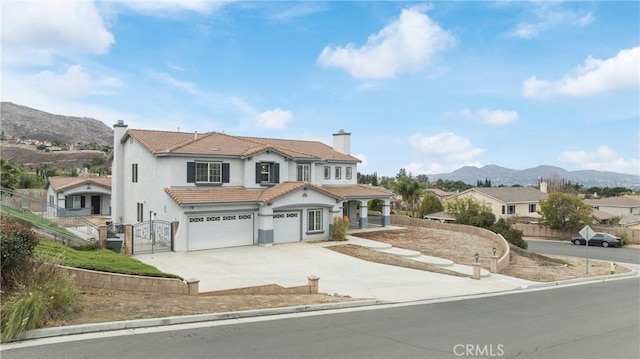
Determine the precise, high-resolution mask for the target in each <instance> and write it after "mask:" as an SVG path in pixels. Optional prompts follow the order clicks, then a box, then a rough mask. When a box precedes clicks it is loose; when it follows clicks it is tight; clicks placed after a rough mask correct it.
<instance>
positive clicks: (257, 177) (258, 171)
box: [256, 162, 260, 183]
mask: <svg viewBox="0 0 640 359" xmlns="http://www.w3.org/2000/svg"><path fill="white" fill-rule="evenodd" d="M256 183H260V162H256Z"/></svg>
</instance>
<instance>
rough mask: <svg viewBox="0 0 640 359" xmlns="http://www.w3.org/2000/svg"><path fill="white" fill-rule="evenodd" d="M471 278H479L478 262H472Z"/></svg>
mask: <svg viewBox="0 0 640 359" xmlns="http://www.w3.org/2000/svg"><path fill="white" fill-rule="evenodd" d="M471 278H473V279H478V280H480V263H473V275H472V276H471Z"/></svg>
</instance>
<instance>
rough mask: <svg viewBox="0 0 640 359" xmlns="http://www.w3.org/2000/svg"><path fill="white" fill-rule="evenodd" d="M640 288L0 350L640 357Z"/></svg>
mask: <svg viewBox="0 0 640 359" xmlns="http://www.w3.org/2000/svg"><path fill="white" fill-rule="evenodd" d="M638 293H640V279H638V278H637V277H636V278H627V279H618V280H610V281H606V282H598V283H592V284H582V285H571V286H565V287H559V288H554V289H546V290H540V289H538V290H529V291H526V292H518V293H516V294H508V295H499V296H489V297H483V298H478V299H468V300H458V301H446V302H441V303H432V304H416V305H405V306H396V307H391V308H386V309H371V310H355V311H343V312H340V313H335V314H334V313H331V312H330V311H329V312H323V313H318V314H316V315H310V316H296V317H294V318H290V319H281V320H266V321H254V322H247V323H240V324H230V325H217V326H206V327H199V328H191V329H184V330H168V329H169V328H164V329H165V330H166V331H161V332H153V333H145V334H131V333H135V330H133V331H123V332H122V333H123V335H121V336H113V337H109V336H104V337H99V338H95V339H90V340H89V339H88V340H81V341H65V342H60V343H55V344H48V345H37V346H25V347H16V348H14V349H4V350H2V352H1V354H2V358H5V359H7V358H291V357H298V358H300V357H302V358H458V357H462V358H471V357H511V358H513V357H518V358H613V357H616V358H638V357H640V344H639V343H638V337H640V328H639V327H640V325H639V321H640V302H639V301H638ZM236 323H237V322H236ZM9 346H11V344H9ZM3 348H6V346H4V347H3Z"/></svg>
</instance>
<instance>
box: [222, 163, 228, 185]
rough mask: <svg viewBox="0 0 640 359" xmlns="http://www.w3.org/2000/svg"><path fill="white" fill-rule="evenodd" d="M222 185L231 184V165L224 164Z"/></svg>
mask: <svg viewBox="0 0 640 359" xmlns="http://www.w3.org/2000/svg"><path fill="white" fill-rule="evenodd" d="M222 183H229V164H228V163H223V164H222Z"/></svg>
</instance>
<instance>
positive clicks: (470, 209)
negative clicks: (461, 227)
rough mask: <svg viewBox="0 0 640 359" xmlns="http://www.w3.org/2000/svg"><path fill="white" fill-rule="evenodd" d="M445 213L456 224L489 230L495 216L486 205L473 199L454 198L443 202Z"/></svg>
mask: <svg viewBox="0 0 640 359" xmlns="http://www.w3.org/2000/svg"><path fill="white" fill-rule="evenodd" d="M445 211H446V212H447V213H449V214H451V215H452V216H454V217H455V218H456V223H460V224H466V225H470V226H475V227H480V228H485V229H489V228H491V226H492V225H493V224H494V223H495V221H496V216H495V215H494V214H493V212H491V208H489V207H488V206H487V205H485V204H483V203H480V202H478V201H476V200H475V199H474V198H473V197H464V198H455V199H452V200H448V201H447V202H445Z"/></svg>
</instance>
